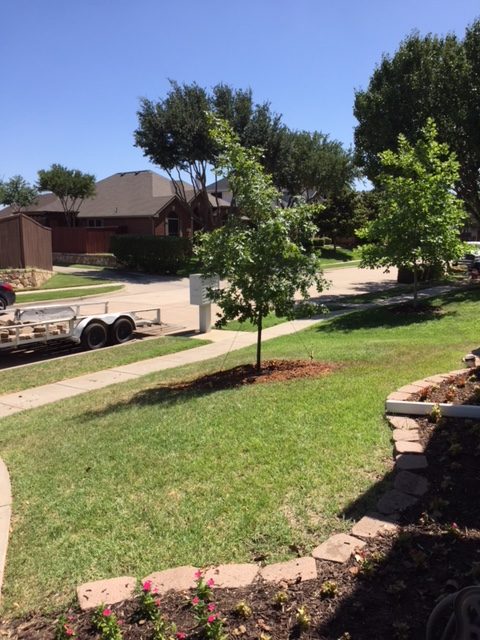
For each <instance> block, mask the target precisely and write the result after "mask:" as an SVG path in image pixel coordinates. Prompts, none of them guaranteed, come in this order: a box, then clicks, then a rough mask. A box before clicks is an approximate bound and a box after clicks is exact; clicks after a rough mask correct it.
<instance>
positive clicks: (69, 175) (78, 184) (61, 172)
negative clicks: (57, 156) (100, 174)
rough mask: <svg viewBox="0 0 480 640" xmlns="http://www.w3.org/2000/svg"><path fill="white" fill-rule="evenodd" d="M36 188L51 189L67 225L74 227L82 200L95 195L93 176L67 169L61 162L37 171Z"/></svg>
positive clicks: (40, 189)
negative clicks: (60, 206)
mask: <svg viewBox="0 0 480 640" xmlns="http://www.w3.org/2000/svg"><path fill="white" fill-rule="evenodd" d="M38 189H39V191H51V192H52V193H53V194H54V195H56V196H57V198H58V199H59V200H60V202H61V203H62V207H63V211H64V212H65V219H66V221H67V225H68V226H69V227H74V226H75V221H76V218H77V215H78V212H79V209H80V207H81V205H82V202H83V201H84V200H85V199H86V198H93V196H94V195H95V176H94V175H91V174H89V173H82V172H81V171H79V170H78V169H67V168H66V167H63V166H62V165H61V164H52V166H51V167H50V169H47V170H44V169H41V170H40V171H39V172H38Z"/></svg>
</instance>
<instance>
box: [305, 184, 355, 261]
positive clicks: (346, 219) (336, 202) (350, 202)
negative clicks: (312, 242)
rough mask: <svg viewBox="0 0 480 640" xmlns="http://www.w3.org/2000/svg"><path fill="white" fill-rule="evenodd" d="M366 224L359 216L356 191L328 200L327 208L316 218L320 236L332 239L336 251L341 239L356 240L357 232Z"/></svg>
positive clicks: (334, 196) (346, 192)
mask: <svg viewBox="0 0 480 640" xmlns="http://www.w3.org/2000/svg"><path fill="white" fill-rule="evenodd" d="M365 222H366V220H364V219H362V218H359V216H358V209H357V196H356V193H355V192H354V191H344V192H343V193H341V194H340V195H333V196H330V197H329V198H327V199H326V200H325V208H324V209H323V211H321V212H320V213H319V215H318V216H317V217H316V223H317V226H318V232H319V234H320V235H321V236H327V237H328V238H331V240H332V244H333V248H334V251H336V250H337V244H338V240H339V239H340V238H355V230H356V229H358V228H359V227H360V226H362V224H364V223H365Z"/></svg>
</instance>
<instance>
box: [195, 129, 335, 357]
mask: <svg viewBox="0 0 480 640" xmlns="http://www.w3.org/2000/svg"><path fill="white" fill-rule="evenodd" d="M213 123H214V127H213V130H212V137H213V138H214V140H215V143H216V144H217V145H218V146H219V148H220V149H221V155H220V156H219V158H218V161H217V167H218V171H219V174H220V175H223V176H225V177H227V178H228V180H229V183H230V186H231V188H232V190H233V193H234V195H235V200H236V203H237V206H238V209H239V212H240V214H241V215H239V216H230V218H229V219H228V221H227V223H226V224H225V226H223V227H221V228H219V229H216V230H215V231H213V232H212V233H203V234H201V235H200V236H199V241H198V244H197V248H196V252H197V255H198V257H199V259H200V261H201V264H202V265H203V266H202V274H203V275H204V276H205V277H210V276H212V275H214V274H219V275H220V277H221V278H225V279H226V284H225V286H224V287H223V288H221V289H219V290H212V291H211V293H210V296H211V299H212V300H213V301H215V302H217V303H218V305H219V306H220V308H221V309H222V312H223V316H222V317H221V320H220V323H221V324H222V323H225V322H226V321H227V320H229V319H234V318H238V319H239V320H240V322H244V321H250V322H252V323H253V324H254V325H255V326H256V327H257V369H260V367H261V340H262V326H263V319H264V318H265V317H266V316H267V315H268V313H270V312H271V311H275V313H277V314H278V315H286V316H288V317H292V315H293V310H294V304H295V302H294V296H295V293H296V292H297V291H300V293H301V294H302V296H303V298H304V299H306V298H307V297H308V289H309V288H310V287H311V286H313V285H316V286H317V288H318V290H319V291H321V289H322V287H323V285H324V280H323V279H322V276H321V270H320V265H319V260H318V258H317V256H316V255H315V253H312V252H311V251H310V250H309V248H308V247H309V246H311V240H312V238H313V235H314V232H315V225H314V224H313V221H312V216H313V214H314V210H315V209H316V207H313V206H308V205H303V206H298V207H295V208H289V209H284V208H281V207H279V206H277V203H278V201H279V193H278V191H277V190H276V189H275V187H274V185H273V180H272V177H271V176H270V175H268V174H266V173H265V171H264V169H263V167H262V165H261V164H260V161H259V153H258V150H254V149H246V148H245V147H243V146H242V145H241V144H240V141H239V139H238V137H237V136H236V135H235V134H234V132H233V131H232V129H231V127H230V126H229V125H228V123H226V122H225V121H223V120H220V119H215V118H214V119H213Z"/></svg>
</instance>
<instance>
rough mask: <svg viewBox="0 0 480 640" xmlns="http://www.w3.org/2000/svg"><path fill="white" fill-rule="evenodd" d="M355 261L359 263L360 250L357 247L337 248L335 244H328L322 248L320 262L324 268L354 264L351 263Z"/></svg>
mask: <svg viewBox="0 0 480 640" xmlns="http://www.w3.org/2000/svg"><path fill="white" fill-rule="evenodd" d="M352 261H355V264H357V263H358V251H357V250H356V249H353V250H352V249H342V248H341V247H337V249H336V250H335V249H334V248H333V245H327V246H326V247H323V248H322V249H321V250H320V263H321V265H322V267H323V268H324V269H331V268H332V267H339V266H349V267H351V266H354V265H352V264H349V263H350V262H352Z"/></svg>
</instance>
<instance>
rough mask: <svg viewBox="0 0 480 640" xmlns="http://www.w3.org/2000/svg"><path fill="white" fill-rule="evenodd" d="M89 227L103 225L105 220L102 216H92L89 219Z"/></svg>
mask: <svg viewBox="0 0 480 640" xmlns="http://www.w3.org/2000/svg"><path fill="white" fill-rule="evenodd" d="M88 226H89V227H103V220H101V219H100V218H90V219H89V220H88Z"/></svg>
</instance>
